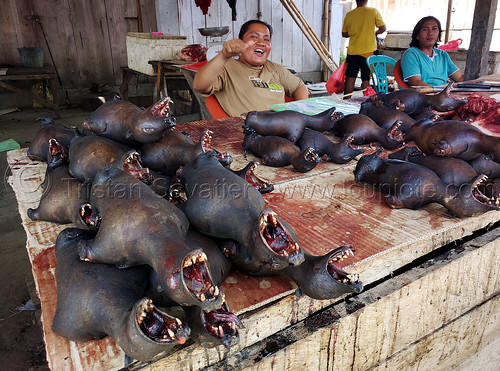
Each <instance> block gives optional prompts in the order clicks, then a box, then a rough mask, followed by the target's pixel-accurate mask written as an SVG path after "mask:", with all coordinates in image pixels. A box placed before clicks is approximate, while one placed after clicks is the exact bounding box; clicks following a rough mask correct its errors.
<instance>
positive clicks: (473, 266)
mask: <svg viewBox="0 0 500 371" xmlns="http://www.w3.org/2000/svg"><path fill="white" fill-rule="evenodd" d="M499 237H500V230H499V229H498V228H497V229H496V230H494V231H492V232H491V233H487V234H485V235H484V236H482V237H481V238H479V239H475V240H472V241H470V242H469V243H467V244H465V245H464V246H459V247H457V248H455V249H452V250H451V251H449V252H446V253H445V254H443V255H440V256H438V257H436V258H433V259H431V260H429V261H427V262H425V263H423V264H422V265H420V266H417V267H415V268H413V269H411V270H409V271H408V272H405V273H403V274H401V275H400V276H397V277H395V278H392V279H389V280H387V281H384V282H383V283H382V284H380V285H378V286H375V287H373V288H371V289H369V290H366V291H365V292H364V293H361V294H359V295H356V296H354V297H352V298H351V299H350V300H348V301H346V302H343V303H339V304H335V305H333V306H331V307H329V308H328V309H327V310H326V311H325V312H322V313H319V314H315V315H313V316H311V317H310V318H308V319H307V320H305V321H303V322H300V323H298V324H297V325H294V326H292V327H290V328H289V329H285V330H283V331H281V332H280V333H278V334H276V335H273V336H272V337H270V338H267V339H263V340H262V341H261V342H259V343H257V344H255V345H254V346H253V347H249V348H247V349H245V350H244V351H242V352H241V354H237V355H230V356H229V357H228V358H227V359H226V360H224V361H222V362H220V363H218V364H216V365H214V366H213V367H211V368H209V369H210V370H216V369H221V368H223V367H225V366H226V365H231V366H233V365H235V364H238V366H237V367H236V368H235V369H245V370H246V369H249V370H250V369H252V370H269V369H274V368H275V366H278V367H279V368H280V369H286V370H300V369H304V367H305V368H306V369H307V370H347V369H353V370H366V369H390V370H396V369H405V368H407V367H408V366H410V365H411V366H412V369H413V367H414V369H425V370H428V369H432V368H433V367H435V366H436V365H439V369H452V368H454V367H457V366H459V365H461V364H462V363H464V362H465V361H466V360H467V359H468V358H469V357H475V354H477V353H478V352H481V349H482V348H483V347H486V346H489V345H490V344H492V343H495V342H496V341H497V339H498V336H499V335H500V333H499V328H500V316H499V315H498V313H499V309H500V296H499V294H500V274H499V268H500V266H499V264H500V263H499V261H500V260H499V258H500V252H499V247H500V241H499V240H498V238H499ZM488 240H490V242H489V243H486V242H485V241H488ZM479 246H482V247H479ZM478 267H481V269H480V270H479V271H478V269H477V268H478ZM497 353H498V352H497ZM238 356H240V357H241V358H240V359H238ZM490 357H491V356H490ZM491 358H493V360H495V359H498V355H497V356H494V357H491ZM493 362H494V361H493ZM493 364H494V363H493Z"/></svg>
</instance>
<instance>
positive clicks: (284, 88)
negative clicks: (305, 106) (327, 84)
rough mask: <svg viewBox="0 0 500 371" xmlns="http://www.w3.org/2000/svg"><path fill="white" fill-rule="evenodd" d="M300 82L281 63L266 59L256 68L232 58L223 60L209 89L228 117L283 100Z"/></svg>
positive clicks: (265, 109)
mask: <svg viewBox="0 0 500 371" xmlns="http://www.w3.org/2000/svg"><path fill="white" fill-rule="evenodd" d="M303 84H304V83H303V82H302V80H301V79H300V78H298V77H297V76H294V75H293V74H292V73H291V72H290V71H288V70H287V69H286V68H284V67H283V66H281V65H279V64H277V63H274V62H271V61H266V62H265V63H264V65H262V66H260V67H250V66H247V65H245V64H243V63H240V62H238V61H237V60H235V59H232V58H231V59H230V60H228V61H227V62H226V64H225V65H224V67H223V68H222V70H221V72H220V73H219V75H218V76H217V79H216V80H215V82H214V84H213V86H212V90H211V91H210V92H209V93H207V94H203V95H205V96H208V95H210V94H212V93H214V94H215V96H216V97H217V100H218V101H219V103H220V105H221V107H222V108H223V109H224V111H226V113H227V114H228V115H229V116H235V117H236V116H240V115H241V114H246V113H247V112H249V111H267V110H269V106H270V105H271V104H277V103H283V102H284V101H285V94H286V95H289V96H292V95H293V93H294V92H295V90H297V88H299V87H300V86H301V85H303Z"/></svg>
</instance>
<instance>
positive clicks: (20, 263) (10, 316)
mask: <svg viewBox="0 0 500 371" xmlns="http://www.w3.org/2000/svg"><path fill="white" fill-rule="evenodd" d="M89 113H90V112H89V111H85V110H83V109H82V108H78V107H77V108H67V109H65V110H63V111H61V112H58V113H57V112H55V111H52V110H47V109H44V108H29V109H22V110H20V111H18V112H13V113H8V114H3V115H0V142H2V141H5V140H7V139H9V138H12V139H14V140H15V141H17V142H18V143H19V144H20V146H21V148H27V147H29V145H30V142H31V140H32V138H34V136H35V134H36V133H37V131H38V129H39V125H38V124H37V122H36V121H35V120H36V118H38V117H51V118H53V119H54V120H55V121H57V122H59V123H61V124H63V125H66V126H68V127H69V126H74V125H78V126H79V127H81V123H82V122H83V120H84V119H85V118H86V117H87V116H88V115H89ZM0 171H1V173H2V174H3V182H2V184H1V188H0V220H1V223H0V236H1V238H2V240H3V243H2V244H0V282H2V284H1V285H0V303H1V304H0V359H1V360H2V361H1V362H2V365H1V366H0V369H4V370H48V367H47V363H46V361H45V349H44V344H43V337H42V331H41V327H40V322H39V320H38V318H39V314H40V313H39V305H38V306H36V305H37V302H36V296H33V295H34V292H35V290H34V281H33V276H32V273H31V264H30V262H29V259H28V254H27V252H26V234H25V232H24V229H23V226H22V225H21V218H20V215H19V211H18V209H17V202H16V199H15V197H14V192H13V190H12V188H11V187H10V185H9V184H8V183H7V181H6V179H7V177H8V176H9V175H10V171H9V168H8V166H7V161H6V152H1V153H0ZM32 297H33V298H34V300H32V302H33V303H35V306H36V310H20V309H19V307H20V306H23V305H25V304H26V303H28V304H30V302H29V300H30V299H31V298H32Z"/></svg>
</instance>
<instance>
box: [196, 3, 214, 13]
mask: <svg viewBox="0 0 500 371" xmlns="http://www.w3.org/2000/svg"><path fill="white" fill-rule="evenodd" d="M194 2H195V4H196V6H198V7H199V8H200V9H201V11H202V12H203V14H204V15H207V13H208V8H210V5H212V0H194Z"/></svg>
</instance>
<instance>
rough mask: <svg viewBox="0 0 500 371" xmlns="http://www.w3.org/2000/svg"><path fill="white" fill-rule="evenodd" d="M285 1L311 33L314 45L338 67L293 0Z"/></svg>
mask: <svg viewBox="0 0 500 371" xmlns="http://www.w3.org/2000/svg"><path fill="white" fill-rule="evenodd" d="M285 1H286V3H287V4H288V5H289V6H290V8H291V9H292V10H293V12H294V13H295V14H296V15H297V17H298V18H299V20H300V21H301V22H302V24H303V25H304V27H305V28H306V29H307V31H308V32H309V34H310V35H311V37H312V38H313V40H314V42H315V43H316V45H317V46H318V47H319V48H320V49H321V50H322V51H323V53H324V54H325V55H326V56H327V57H328V58H329V59H330V60H331V61H332V62H333V64H334V65H335V67H336V68H338V67H339V66H338V65H337V63H335V61H334V60H333V58H332V56H331V55H330V52H329V51H328V49H327V48H326V46H325V44H323V43H322V42H321V40H320V39H319V37H318V36H317V35H316V33H315V32H314V30H313V29H312V28H311V26H310V25H309V23H308V22H307V20H306V19H305V18H304V16H303V15H302V13H301V12H300V10H299V9H298V8H297V5H295V3H294V2H293V0H285Z"/></svg>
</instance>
